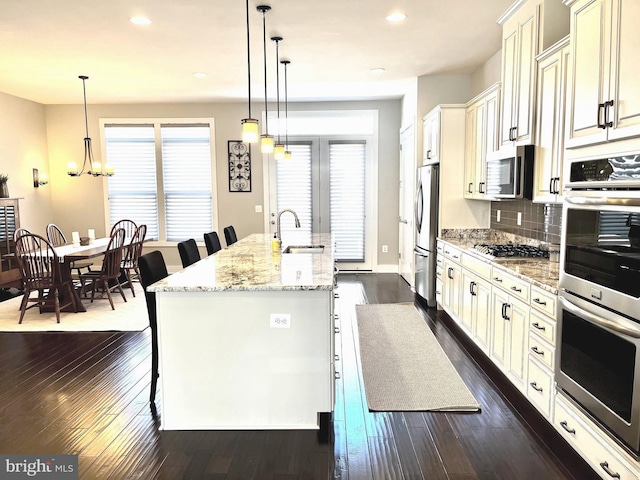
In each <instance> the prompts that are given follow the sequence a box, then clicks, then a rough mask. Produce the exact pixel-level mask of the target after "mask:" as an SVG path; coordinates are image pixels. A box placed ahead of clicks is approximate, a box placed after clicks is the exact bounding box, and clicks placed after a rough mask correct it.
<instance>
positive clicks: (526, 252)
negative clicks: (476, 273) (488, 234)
mask: <svg viewBox="0 0 640 480" xmlns="http://www.w3.org/2000/svg"><path fill="white" fill-rule="evenodd" d="M473 248H474V249H475V250H478V251H479V252H481V253H484V254H487V255H491V256H494V257H517V258H549V251H548V250H543V249H541V248H540V247H534V246H532V245H520V244H512V243H509V244H504V245H495V244H485V243H481V244H477V245H474V246H473Z"/></svg>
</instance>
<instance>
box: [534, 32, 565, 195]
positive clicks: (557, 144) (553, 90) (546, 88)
mask: <svg viewBox="0 0 640 480" xmlns="http://www.w3.org/2000/svg"><path fill="white" fill-rule="evenodd" d="M569 51H570V49H569V37H565V38H564V39H563V40H561V41H560V42H558V43H556V44H555V45H554V46H552V47H550V48H549V49H547V50H545V51H544V52H543V53H542V54H541V55H540V56H538V58H537V61H538V101H537V107H536V115H537V117H536V154H535V159H536V161H535V175H534V186H533V189H534V190H533V201H534V202H543V203H562V198H563V197H562V169H563V165H564V162H563V160H564V131H565V121H564V119H565V110H566V108H565V107H566V89H567V77H568V75H567V74H568V71H567V70H568V67H569Z"/></svg>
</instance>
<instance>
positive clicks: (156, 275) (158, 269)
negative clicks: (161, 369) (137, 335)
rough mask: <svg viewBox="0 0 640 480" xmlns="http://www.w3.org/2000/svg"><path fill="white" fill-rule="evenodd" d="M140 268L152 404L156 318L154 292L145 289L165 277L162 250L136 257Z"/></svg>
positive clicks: (156, 355)
mask: <svg viewBox="0 0 640 480" xmlns="http://www.w3.org/2000/svg"><path fill="white" fill-rule="evenodd" d="M138 267H139V268H140V285H142V289H143V290H144V296H145V299H146V300H147V313H148V314H149V328H150V329H151V395H150V396H149V402H150V403H151V404H153V402H154V401H155V399H156V385H157V382H158V376H159V373H158V319H157V313H156V312H157V309H156V293H155V292H149V291H147V287H148V286H149V285H151V284H153V283H156V282H158V281H160V280H162V279H163V278H166V277H167V276H168V275H169V274H168V273H167V265H166V263H165V261H164V257H163V256H162V252H160V251H158V250H154V251H152V252H149V253H145V254H144V255H141V256H140V258H139V259H138Z"/></svg>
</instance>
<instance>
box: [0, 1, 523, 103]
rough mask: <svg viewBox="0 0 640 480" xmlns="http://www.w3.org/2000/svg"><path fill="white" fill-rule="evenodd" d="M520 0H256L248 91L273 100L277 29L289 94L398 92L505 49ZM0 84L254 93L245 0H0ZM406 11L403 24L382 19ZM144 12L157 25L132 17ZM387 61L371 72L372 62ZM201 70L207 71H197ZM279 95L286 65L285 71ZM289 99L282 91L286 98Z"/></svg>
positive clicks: (47, 92) (8, 89)
mask: <svg viewBox="0 0 640 480" xmlns="http://www.w3.org/2000/svg"><path fill="white" fill-rule="evenodd" d="M512 3H513V0H485V1H482V2H479V1H478V0H455V1H451V0H448V1H445V0H322V1H320V2H310V1H308V0H265V1H262V0H249V16H250V35H251V79H252V82H251V83H252V92H251V93H252V98H254V99H256V100H260V99H264V76H263V72H264V63H263V42H262V38H263V31H262V14H261V13H260V12H258V11H257V9H256V6H257V5H260V4H266V5H270V6H271V7H272V10H271V12H269V13H268V14H267V15H266V34H267V69H268V72H267V78H268V85H269V86H268V89H269V93H268V96H269V99H270V100H271V99H275V98H276V87H275V85H276V70H275V68H276V56H275V43H274V42H273V41H271V40H270V38H271V37H272V36H282V37H283V40H282V42H280V46H279V51H280V59H281V60H282V59H288V60H290V61H291V64H290V65H289V67H288V70H287V78H288V81H287V85H288V99H289V101H292V102H295V101H316V100H346V99H350V100H353V99H356V100H357V99H363V100H365V99H381V98H400V97H401V96H402V95H403V93H404V92H406V90H407V87H408V85H411V82H412V81H415V78H416V77H419V76H422V75H430V74H469V73H472V72H473V71H474V70H476V68H477V67H478V66H479V65H481V64H482V63H484V62H485V61H486V60H487V59H488V58H490V57H491V56H492V55H493V54H495V53H496V52H497V51H498V50H499V49H500V36H501V27H500V25H498V24H497V22H496V20H497V19H498V17H500V16H501V15H502V14H503V13H504V12H505V11H506V10H507V9H508V8H509V7H510V5H511V4H512ZM0 11H1V12H2V13H1V15H0V92H5V93H8V94H10V95H15V96H18V97H22V98H26V99H29V100H33V101H35V102H39V103H42V104H74V103H82V83H81V80H79V79H78V76H79V75H87V76H89V80H87V84H86V88H87V101H88V103H95V104H97V103H142V102H144V103H146V102H152V103H155V102H203V101H206V102H214V101H215V102H220V101H238V100H242V99H246V98H247V94H248V92H247V42H246V28H245V22H246V11H245V2H244V1H242V0H213V1H212V0H206V1H205V0H106V1H105V0H85V1H82V2H81V1H78V0H19V1H16V0H0ZM394 12H403V13H405V14H406V15H407V18H406V19H405V20H404V21H403V22H399V23H390V22H388V21H387V20H385V17H386V16H387V15H389V14H390V13H394ZM135 15H144V16H146V17H148V18H149V19H150V20H151V21H152V23H151V24H150V25H146V26H138V25H134V24H132V23H131V22H130V21H129V19H130V18H131V17H132V16H135ZM378 67H380V68H384V69H385V71H384V72H383V73H378V74H374V73H372V72H371V69H373V68H378ZM196 72H205V73H207V76H206V77H204V78H196V77H195V76H194V73H196ZM280 82H281V83H280V85H281V89H282V90H281V96H283V95H284V94H283V93H282V92H283V88H284V87H283V85H284V71H283V70H282V69H281V70H280ZM281 100H282V97H281Z"/></svg>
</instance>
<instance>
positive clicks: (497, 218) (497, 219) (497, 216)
mask: <svg viewBox="0 0 640 480" xmlns="http://www.w3.org/2000/svg"><path fill="white" fill-rule="evenodd" d="M501 213H502V210H496V222H498V223H500V214H501Z"/></svg>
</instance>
